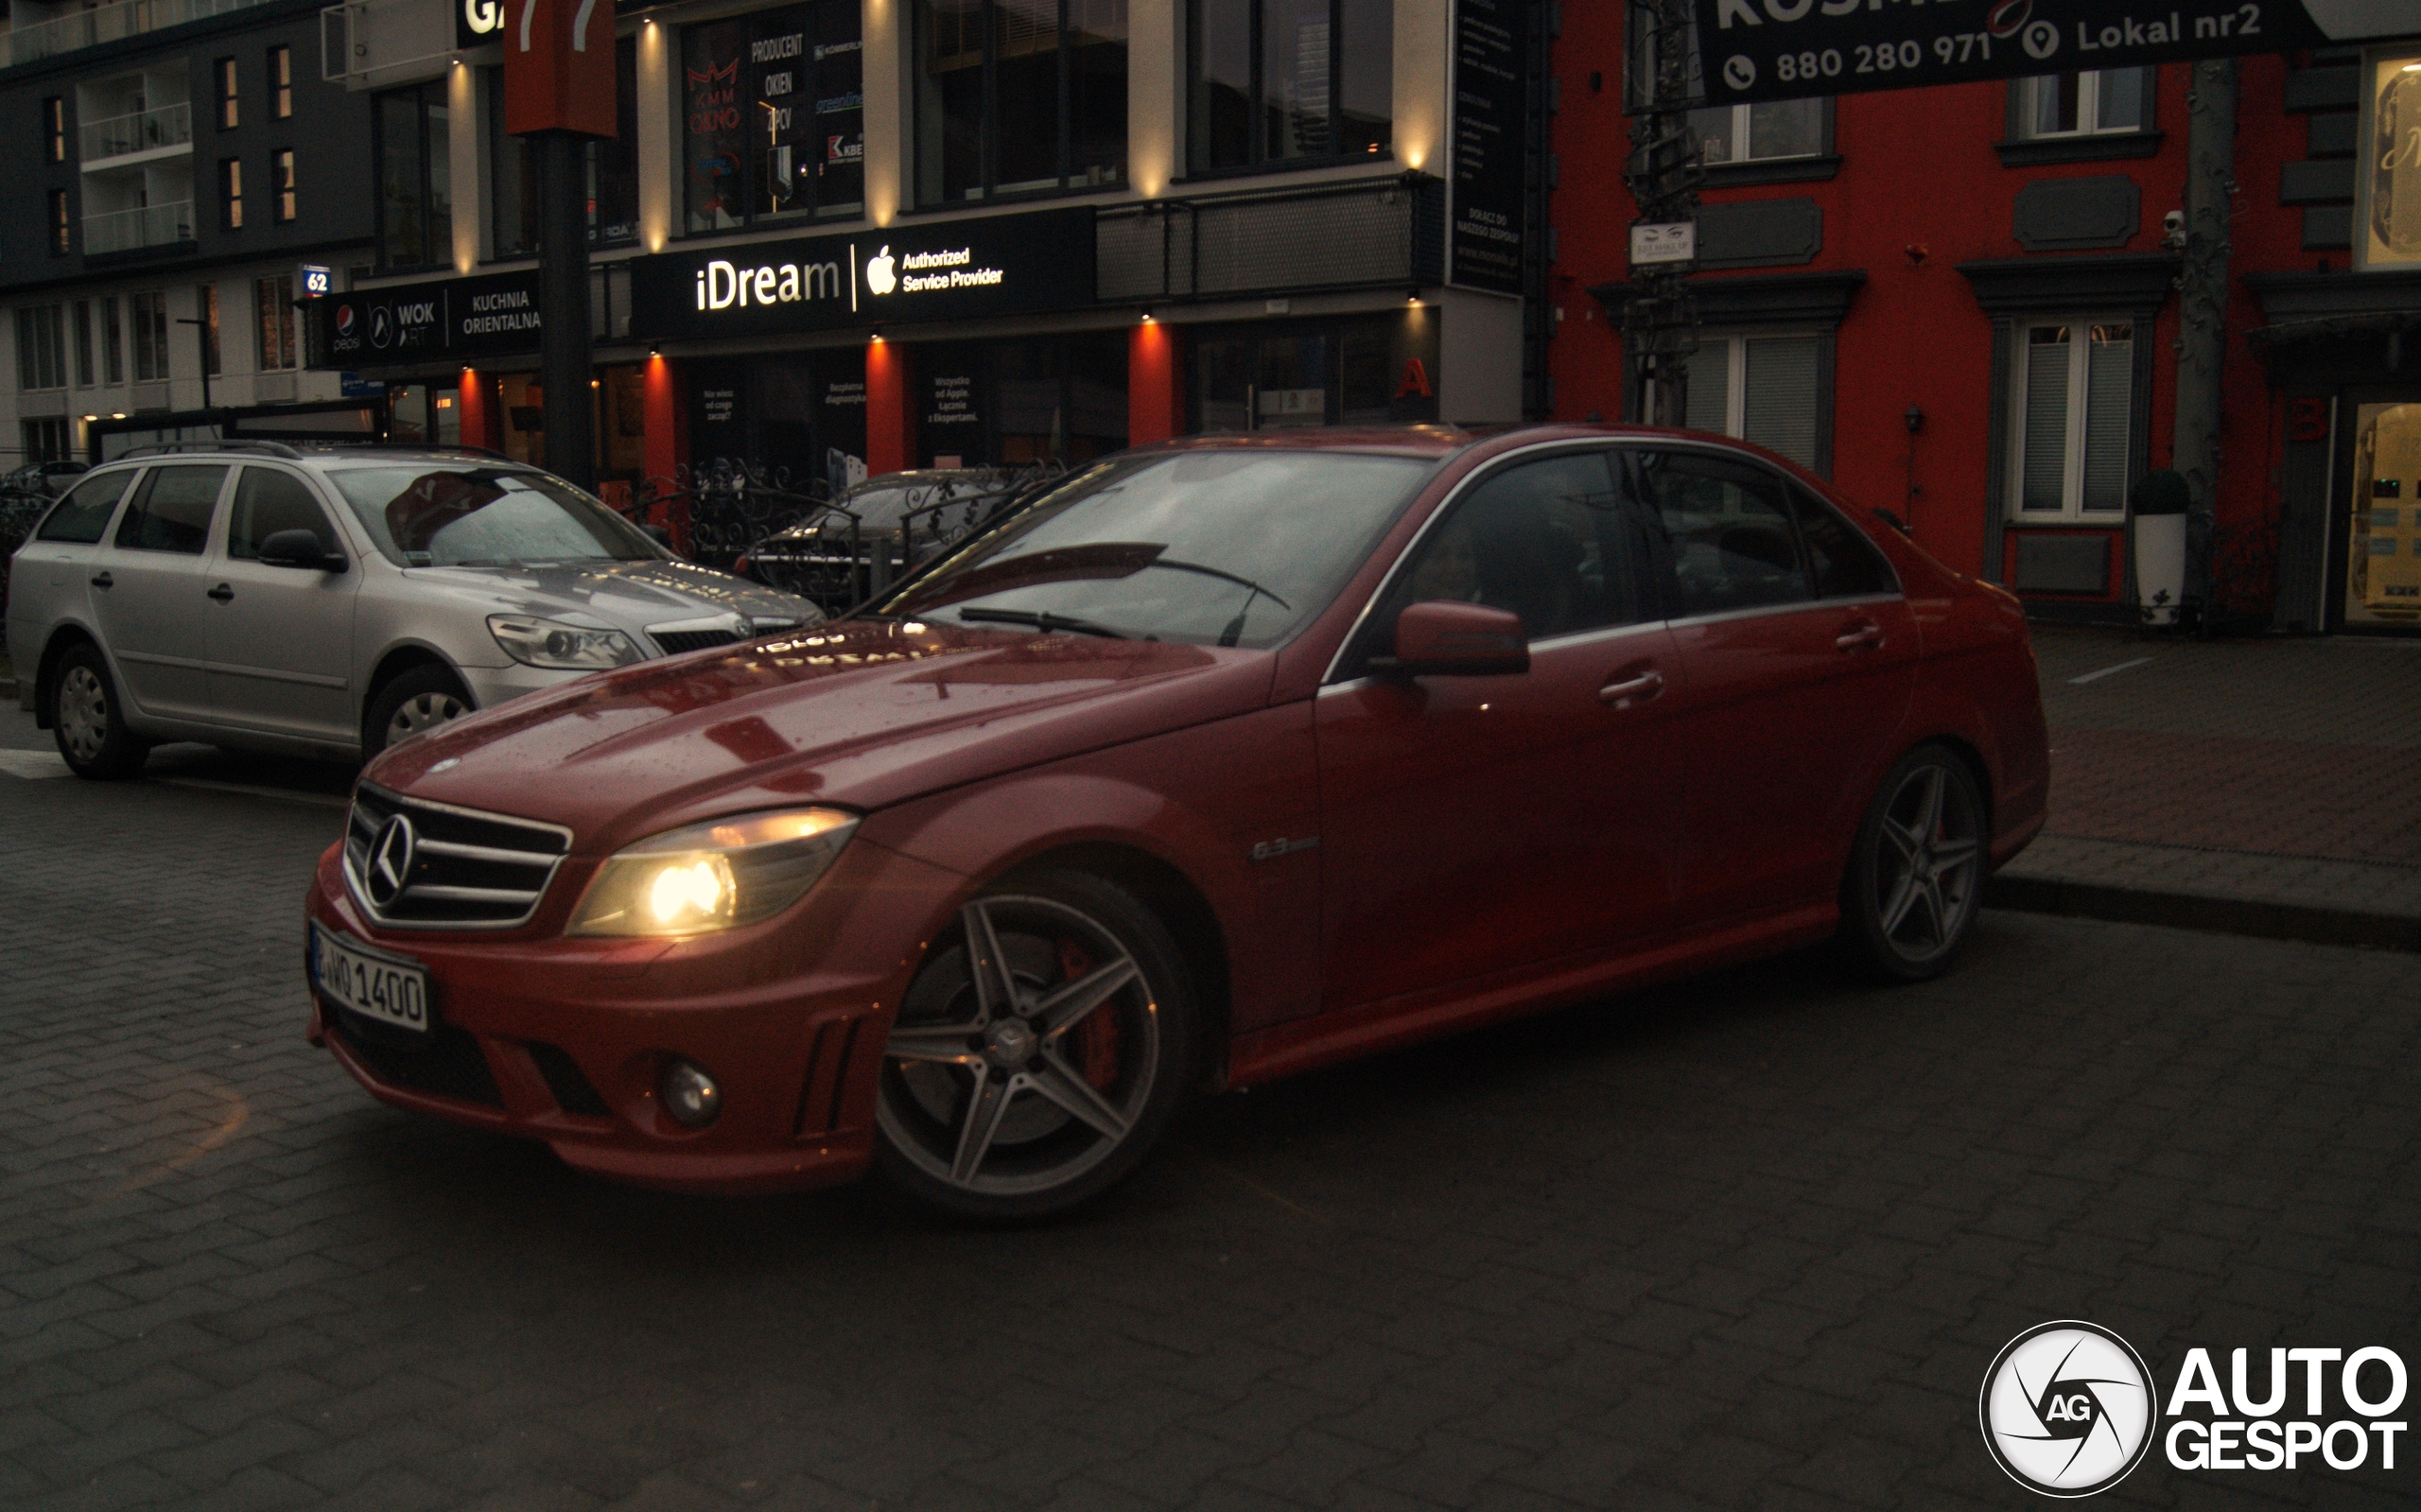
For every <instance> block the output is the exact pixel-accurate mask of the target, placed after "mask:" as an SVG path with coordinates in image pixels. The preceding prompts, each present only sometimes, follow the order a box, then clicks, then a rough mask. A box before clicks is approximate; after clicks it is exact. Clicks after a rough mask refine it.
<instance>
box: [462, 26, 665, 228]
mask: <svg viewBox="0 0 2421 1512" xmlns="http://www.w3.org/2000/svg"><path fill="white" fill-rule="evenodd" d="M614 69H615V74H616V76H617V82H616V86H615V90H616V104H617V110H616V113H615V114H616V121H615V129H616V131H617V132H618V134H617V135H616V136H615V137H614V138H613V139H611V140H609V141H593V142H590V143H589V144H588V146H587V154H586V156H587V174H588V240H589V244H590V245H591V246H615V245H618V244H621V243H627V242H632V241H636V240H637V239H638V234H639V147H638V135H639V107H638V39H637V38H636V37H624V38H622V39H621V40H620V41H619V42H618V43H615V46H614ZM487 90H488V109H487V118H488V187H489V191H490V193H491V195H492V196H493V204H492V208H491V211H490V217H489V225H490V226H491V227H492V228H493V235H494V236H495V238H496V245H495V248H494V255H496V256H497V257H521V256H529V255H532V254H534V253H535V252H537V251H538V161H537V158H536V157H535V156H534V155H533V154H532V153H531V148H530V141H529V139H528V138H527V137H519V136H513V135H510V134H508V133H507V132H506V130H505V129H504V70H503V69H501V68H491V69H489V70H488V71H487Z"/></svg>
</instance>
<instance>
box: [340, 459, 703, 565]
mask: <svg viewBox="0 0 2421 1512" xmlns="http://www.w3.org/2000/svg"><path fill="white" fill-rule="evenodd" d="M328 476H329V477H330V478H332V479H334V480H335V482H336V485H337V488H338V491H339V492H340V493H342V494H343V495H344V498H345V502H346V503H347V504H349V505H351V506H352V507H353V513H354V514H355V516H356V517H357V518H358V519H359V520H360V521H361V524H362V527H363V529H365V530H368V531H369V532H370V538H371V539H372V540H373V541H375V542H376V543H377V544H378V549H379V551H380V552H381V553H382V554H383V555H385V556H386V558H387V560H389V561H390V562H392V563H394V564H395V565H397V566H403V567H448V566H499V565H519V564H524V563H532V562H600V561H610V562H645V561H653V560H655V559H657V558H659V557H661V556H663V554H664V553H663V552H662V551H660V550H658V549H657V548H656V546H655V543H653V541H650V540H649V539H648V538H647V537H646V536H644V535H642V534H640V533H639V531H638V530H637V529H636V527H634V526H632V525H631V524H630V522H628V521H627V520H624V519H623V518H622V517H621V516H620V515H618V514H616V513H614V512H613V511H611V510H609V509H607V508H606V507H605V506H604V505H602V504H600V503H598V502H597V501H596V500H595V499H592V498H590V497H589V496H588V495H585V494H583V493H581V492H580V491H579V490H578V489H575V488H573V487H571V486H570V485H569V484H567V483H565V482H563V481H561V480H560V479H557V478H551V477H549V476H548V475H547V474H545V473H533V472H522V471H519V470H517V469H514V468H506V467H480V466H430V465H428V464H427V463H419V464H414V465H409V466H394V467H343V468H333V469H331V470H330V471H329V474H328Z"/></svg>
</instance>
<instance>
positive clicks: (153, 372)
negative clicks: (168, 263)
mask: <svg viewBox="0 0 2421 1512" xmlns="http://www.w3.org/2000/svg"><path fill="white" fill-rule="evenodd" d="M126 323H127V324H128V325H130V326H132V327H133V331H132V333H131V335H132V338H133V346H134V381H135V382H137V383H160V382H164V381H165V380H166V378H167V376H168V296H167V295H166V294H165V293H163V292H161V291H160V290H158V289H153V290H151V291H150V292H149V293H146V294H129V295H128V296H127V297H126Z"/></svg>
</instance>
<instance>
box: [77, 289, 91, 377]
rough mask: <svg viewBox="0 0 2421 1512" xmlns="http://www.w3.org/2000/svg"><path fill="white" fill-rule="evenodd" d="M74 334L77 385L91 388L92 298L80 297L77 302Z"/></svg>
mask: <svg viewBox="0 0 2421 1512" xmlns="http://www.w3.org/2000/svg"><path fill="white" fill-rule="evenodd" d="M73 336H74V338H75V339H74V343H73V344H74V346H75V349H76V387H78V389H89V388H91V387H92V386H93V302H92V301H91V300H88V299H79V300H78V301H77V302H76V318H75V326H74V330H73Z"/></svg>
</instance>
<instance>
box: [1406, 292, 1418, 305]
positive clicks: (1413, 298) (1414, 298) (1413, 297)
mask: <svg viewBox="0 0 2421 1512" xmlns="http://www.w3.org/2000/svg"><path fill="white" fill-rule="evenodd" d="M1404 303H1405V304H1420V290H1419V289H1417V288H1416V289H1414V290H1413V291H1412V292H1411V293H1409V294H1407V295H1405V296H1404Z"/></svg>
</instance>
